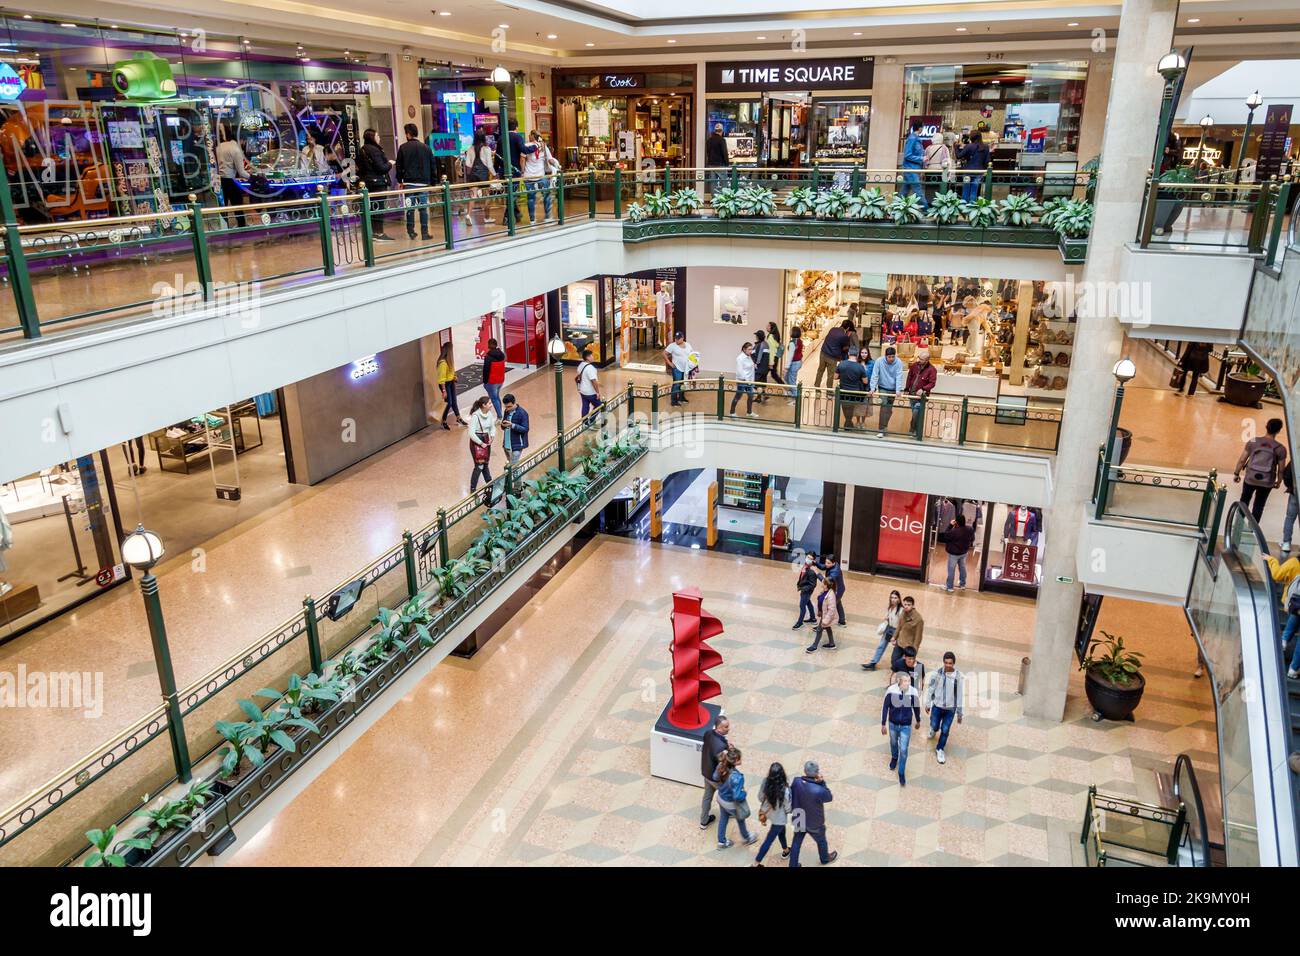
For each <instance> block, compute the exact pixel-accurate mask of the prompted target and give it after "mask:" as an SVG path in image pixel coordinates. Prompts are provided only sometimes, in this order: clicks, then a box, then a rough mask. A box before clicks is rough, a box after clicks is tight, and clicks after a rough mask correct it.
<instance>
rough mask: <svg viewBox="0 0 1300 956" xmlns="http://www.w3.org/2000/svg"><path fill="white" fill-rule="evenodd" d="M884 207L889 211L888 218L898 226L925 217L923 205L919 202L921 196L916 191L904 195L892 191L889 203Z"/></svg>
mask: <svg viewBox="0 0 1300 956" xmlns="http://www.w3.org/2000/svg"><path fill="white" fill-rule="evenodd" d="M886 209H887V211H888V212H889V218H890V219H892V220H894V222H895V223H896V224H897V225H900V226H906V225H909V224H910V223H916V222H921V221H922V220H924V219H925V206H923V205H922V204H921V197H920V196H918V195H917V194H916V193H908V194H906V195H904V194H902V193H894V195H892V196H890V197H889V205H888V206H887V207H886Z"/></svg>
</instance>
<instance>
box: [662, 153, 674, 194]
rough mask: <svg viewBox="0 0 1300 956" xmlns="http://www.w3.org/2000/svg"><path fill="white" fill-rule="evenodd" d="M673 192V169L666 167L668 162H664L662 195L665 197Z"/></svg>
mask: <svg viewBox="0 0 1300 956" xmlns="http://www.w3.org/2000/svg"><path fill="white" fill-rule="evenodd" d="M672 191H673V168H672V167H671V166H669V165H668V160H666V159H665V160H664V195H665V196H667V195H668V194H669V193H671V192H672Z"/></svg>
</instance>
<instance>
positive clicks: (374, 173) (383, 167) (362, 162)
mask: <svg viewBox="0 0 1300 956" xmlns="http://www.w3.org/2000/svg"><path fill="white" fill-rule="evenodd" d="M392 168H393V164H392V163H391V162H389V160H388V156H387V155H386V154H385V153H384V147H382V146H380V145H379V134H378V133H377V132H375V130H374V129H367V130H366V131H365V132H364V133H363V134H362V142H361V151H360V152H359V153H357V173H358V174H359V175H360V176H361V181H362V182H363V183H365V184H366V189H368V190H370V192H372V193H382V192H387V191H388V190H389V189H390V188H391V184H390V183H389V181H388V171H389V170H390V169H392ZM387 205H388V203H387V197H384V196H381V197H379V198H378V199H375V198H373V197H372V198H371V200H370V228H371V231H372V233H373V236H372V238H374V239H379V240H382V241H384V242H392V241H393V237H392V236H390V235H388V233H386V232H384V209H385V208H386V207H387Z"/></svg>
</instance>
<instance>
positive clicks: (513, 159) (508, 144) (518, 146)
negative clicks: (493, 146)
mask: <svg viewBox="0 0 1300 956" xmlns="http://www.w3.org/2000/svg"><path fill="white" fill-rule="evenodd" d="M507 127H508V129H507V132H506V135H505V136H498V137H497V166H499V167H500V169H501V176H502V178H504V179H511V180H517V179H519V178H520V177H521V176H522V175H523V171H524V160H525V158H526V157H528V156H531V155H532V154H533V153H535V152H537V150H538V146H537V144H536V143H525V142H524V137H523V135H522V134H521V133H520V132H519V120H518V119H516V118H515V117H513V116H512V117H510V120H509V122H508V123H507ZM506 150H509V153H510V156H509V162H507V158H506V155H505V153H506ZM511 192H513V194H514V212H515V222H518V221H519V220H520V218H521V217H520V215H519V193H518V191H517V190H512V191H508V192H507V193H506V202H510V195H511ZM503 218H504V215H503Z"/></svg>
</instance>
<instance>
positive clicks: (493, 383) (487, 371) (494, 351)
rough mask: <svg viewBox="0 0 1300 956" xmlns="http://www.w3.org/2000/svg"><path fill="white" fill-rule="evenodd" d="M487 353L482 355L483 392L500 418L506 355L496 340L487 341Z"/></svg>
mask: <svg viewBox="0 0 1300 956" xmlns="http://www.w3.org/2000/svg"><path fill="white" fill-rule="evenodd" d="M487 346H488V347H487V351H486V352H484V353H483V391H485V392H487V396H488V399H489V400H491V402H492V407H493V408H494V409H496V413H497V417H498V418H500V417H501V386H502V385H504V384H505V381H506V353H505V352H502V351H501V346H500V345H498V344H497V340H496V339H488V343H487Z"/></svg>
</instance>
